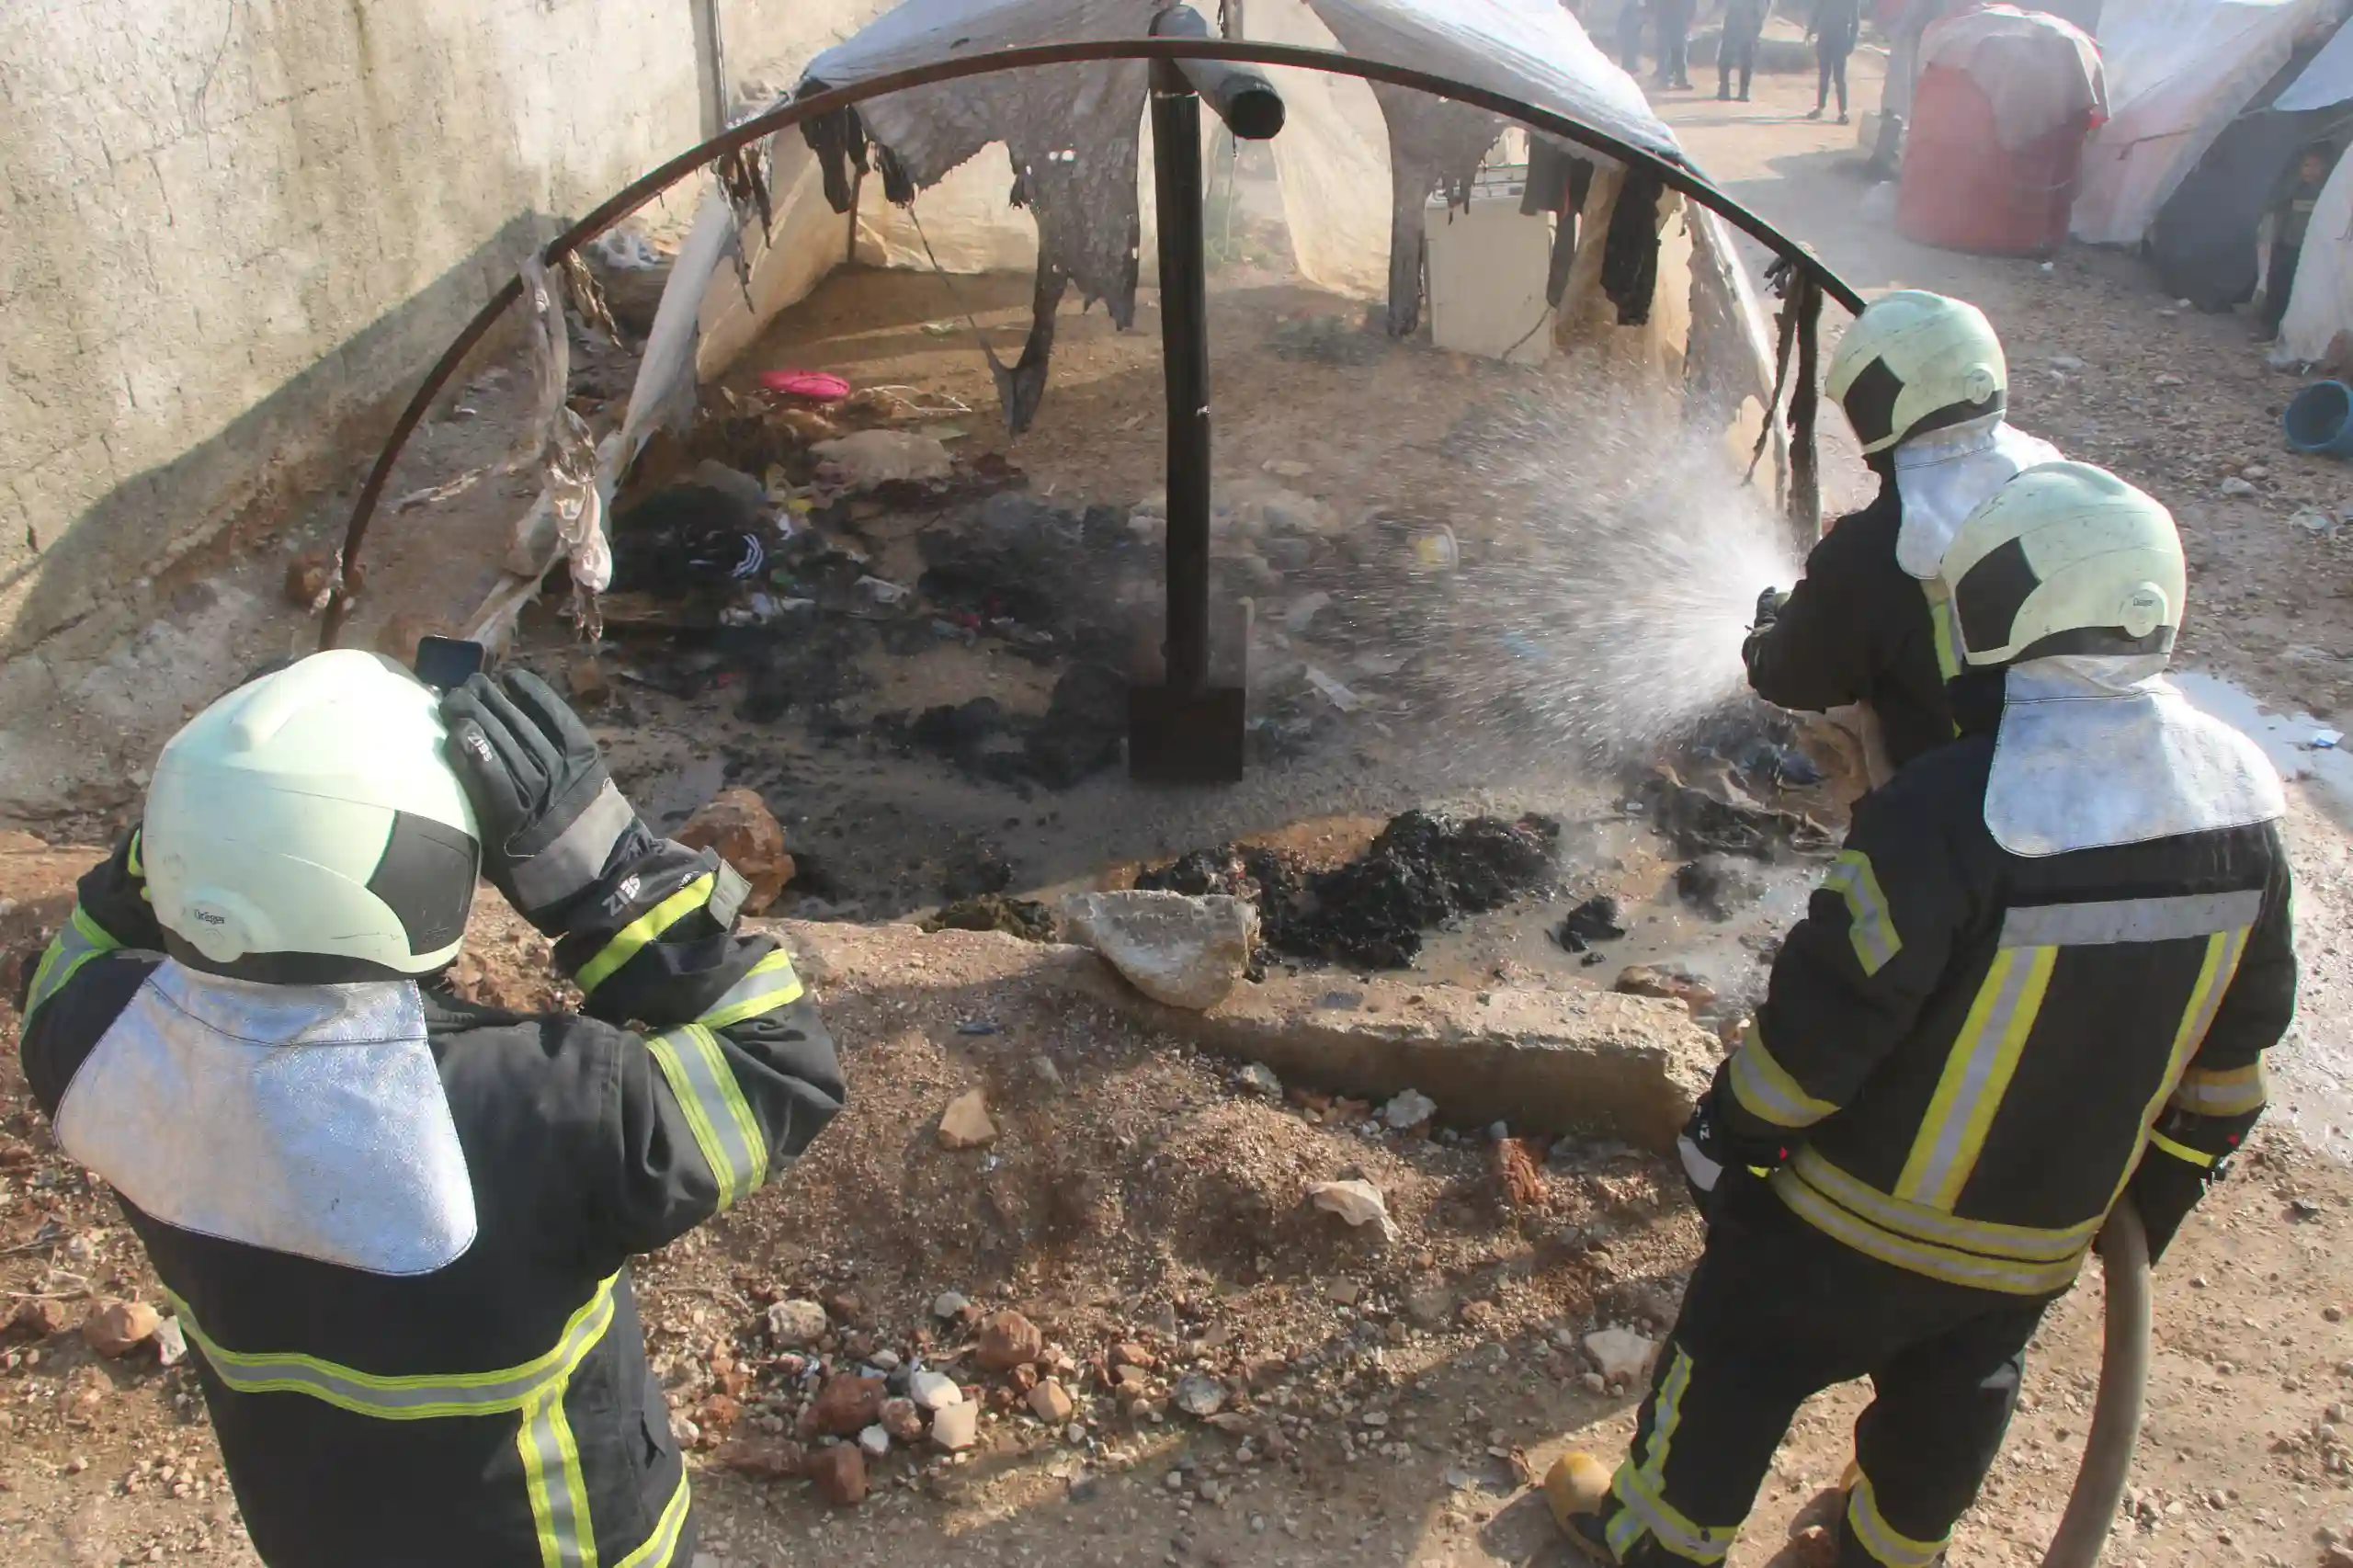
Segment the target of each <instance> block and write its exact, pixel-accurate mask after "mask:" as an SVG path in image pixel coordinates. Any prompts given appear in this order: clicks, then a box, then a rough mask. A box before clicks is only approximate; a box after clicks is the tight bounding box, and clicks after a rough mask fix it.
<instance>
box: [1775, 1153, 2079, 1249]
mask: <svg viewBox="0 0 2353 1568" xmlns="http://www.w3.org/2000/svg"><path fill="white" fill-rule="evenodd" d="M1790 1176H1791V1177H1792V1178H1793V1179H1795V1180H1798V1181H1802V1182H1804V1183H1805V1184H1806V1185H1807V1186H1809V1187H1813V1189H1814V1190H1815V1191H1816V1192H1818V1193H1820V1194H1821V1195H1822V1196H1823V1197H1824V1198H1827V1199H1830V1201H1832V1202H1833V1203H1836V1204H1837V1205H1838V1206H1839V1207H1840V1208H1842V1209H1847V1210H1852V1211H1853V1212H1854V1214H1855V1215H1856V1216H1857V1217H1858V1218H1859V1219H1861V1220H1863V1221H1867V1222H1869V1223H1870V1224H1873V1225H1876V1226H1878V1227H1879V1228H1880V1229H1881V1230H1883V1231H1889V1232H1893V1233H1894V1234H1896V1235H1898V1236H1901V1237H1904V1238H1906V1239H1908V1240H1911V1241H1915V1242H1927V1244H1930V1245H1932V1246H1949V1247H1957V1248H1959V1249H1960V1250H1961V1251H1963V1252H1972V1253H1980V1254H1983V1255H1984V1256H1988V1257H1997V1258H2008V1259H2011V1260H2014V1261H2016V1262H2019V1263H2058V1262H2063V1261H2064V1260H2066V1259H2069V1258H2073V1257H2078V1256H2082V1254H2083V1251H2084V1249H2085V1248H2086V1247H2087V1246H2089V1245H2091V1244H2092V1239H2093V1238H2094V1237H2096V1236H2097V1235H2098V1234H2099V1228H2100V1226H2101V1225H2102V1224H2104V1223H2106V1222H2107V1218H2108V1217H2107V1216H2106V1215H2105V1214H2101V1215H2097V1216H2095V1217H2094V1218H2092V1219H2089V1220H2086V1221H2081V1222H2080V1223H2077V1224H2074V1225H2067V1226H2063V1227H2060V1228H2057V1229H2052V1230H2044V1229H2040V1228H2039V1227H2036V1226H2032V1225H2005V1224H2000V1223H1997V1222H1995V1221H1992V1220H1964V1219H1962V1218H1961V1216H1960V1215H1958V1214H1953V1213H1949V1212H1948V1211H1946V1210H1938V1209H1930V1208H1928V1207H1927V1206H1926V1205H1924V1204H1918V1203H1907V1202H1905V1201H1904V1199H1900V1198H1896V1197H1894V1196H1893V1195H1891V1194H1888V1193H1884V1192H1881V1191H1880V1190H1879V1189H1878V1188H1877V1187H1872V1186H1870V1184H1869V1183H1867V1182H1865V1181H1863V1180H1862V1179H1861V1178H1859V1177H1858V1176H1850V1175H1848V1174H1847V1172H1845V1171H1843V1170H1841V1169H1839V1168H1838V1167H1837V1166H1836V1165H1833V1164H1831V1163H1830V1161H1829V1160H1827V1159H1825V1158H1824V1157H1823V1155H1822V1153H1821V1152H1820V1151H1819V1150H1816V1149H1814V1148H1813V1146H1812V1145H1807V1146H1805V1147H1802V1148H1801V1149H1799V1150H1798V1152H1797V1153H1795V1154H1794V1155H1792V1156H1790Z"/></svg>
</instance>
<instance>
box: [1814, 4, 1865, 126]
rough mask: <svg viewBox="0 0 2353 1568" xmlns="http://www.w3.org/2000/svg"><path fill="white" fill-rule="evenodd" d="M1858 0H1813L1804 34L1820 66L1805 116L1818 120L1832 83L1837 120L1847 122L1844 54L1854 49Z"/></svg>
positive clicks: (1859, 11)
mask: <svg viewBox="0 0 2353 1568" xmlns="http://www.w3.org/2000/svg"><path fill="white" fill-rule="evenodd" d="M1862 20H1863V18H1862V8H1861V6H1860V4H1859V0H1813V22H1812V23H1810V24H1809V25H1808V26H1807V28H1806V32H1805V36H1806V37H1808V38H1810V39H1812V40H1813V57H1814V59H1815V60H1816V61H1817V62H1819V63H1820V65H1821V67H1822V74H1821V80H1820V83H1819V84H1818V85H1817V86H1816V88H1815V91H1814V101H1813V110H1812V112H1810V113H1809V114H1807V116H1806V118H1807V119H1821V118H1822V113H1823V110H1824V109H1825V108H1828V107H1829V105H1830V87H1831V84H1832V83H1834V82H1835V83H1836V84H1837V86H1838V123H1839V124H1841V125H1844V124H1846V123H1847V56H1848V55H1849V54H1852V53H1853V52H1854V51H1855V34H1856V32H1857V31H1858V30H1859V29H1860V28H1861V27H1862Z"/></svg>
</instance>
